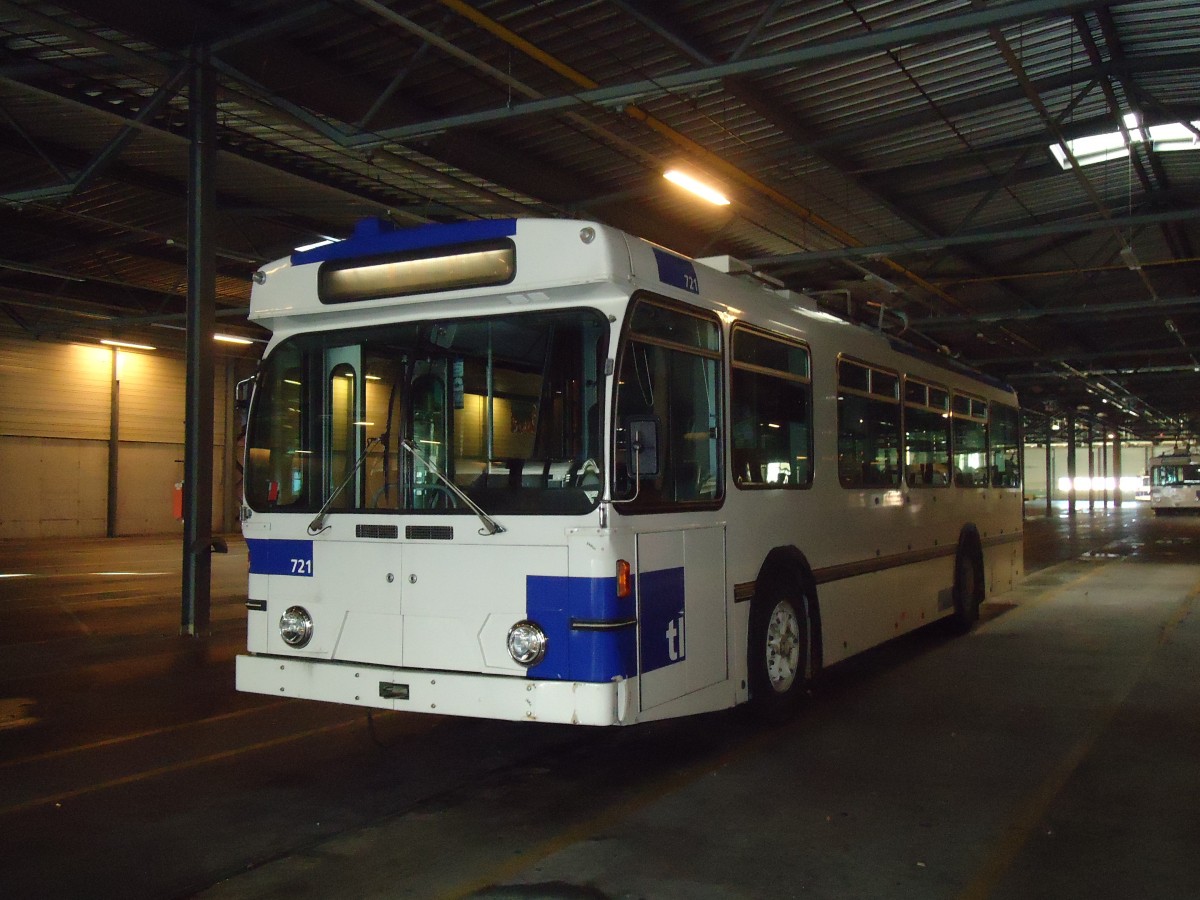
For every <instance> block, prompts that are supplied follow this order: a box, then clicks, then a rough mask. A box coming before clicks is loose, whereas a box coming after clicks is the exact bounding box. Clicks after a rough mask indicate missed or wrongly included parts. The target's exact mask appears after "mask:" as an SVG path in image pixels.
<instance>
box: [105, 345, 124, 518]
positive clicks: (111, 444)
mask: <svg viewBox="0 0 1200 900" xmlns="http://www.w3.org/2000/svg"><path fill="white" fill-rule="evenodd" d="M120 354H121V351H120V350H118V349H117V348H116V347H113V348H112V384H111V388H110V395H109V397H110V399H109V401H108V501H107V503H106V510H105V513H106V515H105V520H106V521H105V527H104V533H105V535H106V536H107V537H110V538H111V537H116V536H117V501H118V500H119V499H120V493H119V492H120V480H119V479H118V477H117V473H118V472H119V471H120V469H119V468H118V463H119V461H120V460H119V459H118V453H119V451H120V449H121V379H120V369H119V367H120Z"/></svg>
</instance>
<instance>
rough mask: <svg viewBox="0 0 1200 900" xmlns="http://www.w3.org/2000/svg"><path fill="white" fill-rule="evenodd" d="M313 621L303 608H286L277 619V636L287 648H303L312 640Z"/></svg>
mask: <svg viewBox="0 0 1200 900" xmlns="http://www.w3.org/2000/svg"><path fill="white" fill-rule="evenodd" d="M312 633H313V620H312V616H310V615H309V614H308V610H306V609H305V608H304V607H303V606H291V607H288V611H287V612H285V613H284V614H283V615H282V616H280V617H279V636H280V637H281V638H283V642H284V643H285V644H287V645H288V646H289V647H303V646H304V645H305V644H307V643H308V642H309V641H310V640H311V639H312Z"/></svg>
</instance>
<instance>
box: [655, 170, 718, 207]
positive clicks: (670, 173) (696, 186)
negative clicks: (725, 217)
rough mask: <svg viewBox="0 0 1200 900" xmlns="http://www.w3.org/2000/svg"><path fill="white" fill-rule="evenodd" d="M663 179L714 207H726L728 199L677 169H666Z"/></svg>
mask: <svg viewBox="0 0 1200 900" xmlns="http://www.w3.org/2000/svg"><path fill="white" fill-rule="evenodd" d="M663 178H665V179H667V181H670V182H671V183H672V184H677V185H679V186H680V187H681V188H683V189H684V190H686V191H691V192H692V193H693V194H695V195H696V196H697V197H703V198H704V199H705V200H707V201H708V202H709V203H712V204H714V205H716V206H728V205H729V198H728V197H726V196H725V195H724V194H722V193H721V192H720V191H718V190H717V189H716V188H713V187H709V186H708V185H707V184H705V183H704V182H702V181H697V180H696V179H695V178H693V177H692V176H691V175H688V174H686V173H684V172H680V171H679V170H678V169H668V170H667V171H666V172H663Z"/></svg>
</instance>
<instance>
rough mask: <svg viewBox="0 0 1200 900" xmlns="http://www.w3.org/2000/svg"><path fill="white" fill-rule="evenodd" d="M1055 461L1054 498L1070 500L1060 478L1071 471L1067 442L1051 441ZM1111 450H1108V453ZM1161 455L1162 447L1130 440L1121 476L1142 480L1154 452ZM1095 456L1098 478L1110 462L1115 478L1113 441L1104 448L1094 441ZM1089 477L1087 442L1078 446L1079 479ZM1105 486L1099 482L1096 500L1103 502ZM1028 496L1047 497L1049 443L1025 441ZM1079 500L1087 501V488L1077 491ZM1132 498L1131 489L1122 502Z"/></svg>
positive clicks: (1124, 448) (1110, 474) (1124, 450)
mask: <svg viewBox="0 0 1200 900" xmlns="http://www.w3.org/2000/svg"><path fill="white" fill-rule="evenodd" d="M1051 449H1052V453H1051V461H1050V471H1051V478H1052V482H1053V483H1052V490H1053V493H1052V494H1051V499H1053V500H1066V499H1067V492H1066V491H1064V490H1063V489H1062V486H1061V485H1060V479H1062V478H1064V477H1066V474H1067V470H1068V459H1067V445H1066V444H1065V443H1062V444H1051ZM1104 450H1107V453H1105V452H1104ZM1152 452H1153V453H1154V454H1155V455H1157V454H1158V453H1160V452H1162V451H1161V448H1158V447H1153V446H1152V445H1151V444H1149V443H1148V442H1145V441H1138V442H1129V443H1124V444H1122V445H1121V476H1122V478H1136V479H1140V478H1141V476H1142V475H1144V474H1145V473H1146V471H1147V469H1148V466H1149V460H1150V455H1151V453H1152ZM1092 456H1093V458H1094V460H1095V462H1094V470H1095V477H1096V478H1097V479H1101V478H1103V476H1104V474H1105V469H1104V466H1105V464H1106V463H1107V465H1108V470H1107V472H1108V477H1109V478H1110V479H1113V478H1115V475H1116V469H1115V466H1114V459H1113V446H1112V442H1111V441H1110V442H1109V443H1108V446H1107V448H1102V447H1101V445H1100V444H1099V443H1096V444H1094V446H1093V448H1092ZM1087 476H1088V448H1087V445H1086V444H1084V443H1080V444H1079V445H1078V446H1076V448H1075V478H1076V479H1081V478H1086V477H1087ZM1102 490H1103V489H1102V487H1101V486H1099V485H1097V488H1096V500H1097V502H1100V501H1101V500H1102V498H1103V494H1102ZM1025 496H1026V497H1037V498H1042V499H1045V496H1046V447H1045V445H1044V444H1043V445H1041V446H1035V445H1033V444H1030V443H1028V442H1027V443H1026V444H1025ZM1075 499H1076V501H1084V502H1086V501H1087V499H1088V493H1087V491H1086V490H1080V491H1077V492H1076V496H1075ZM1113 499H1114V497H1113V492H1112V491H1111V490H1110V492H1109V502H1112V500H1113ZM1126 500H1129V501H1130V502H1132V501H1133V491H1132V490H1130V491H1127V492H1125V493H1123V494H1122V502H1124V501H1126Z"/></svg>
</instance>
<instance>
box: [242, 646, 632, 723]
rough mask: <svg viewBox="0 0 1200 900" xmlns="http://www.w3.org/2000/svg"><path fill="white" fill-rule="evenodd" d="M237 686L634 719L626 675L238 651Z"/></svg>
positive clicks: (426, 706)
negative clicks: (457, 668) (558, 676)
mask: <svg viewBox="0 0 1200 900" xmlns="http://www.w3.org/2000/svg"><path fill="white" fill-rule="evenodd" d="M237 689H238V690H239V691H248V692H250V693H256V694H269V695H270V696H273V697H294V698H300V699H304V700H324V701H326V702H330V703H347V704H351V705H353V706H369V707H371V708H373V709H390V710H396V711H398V712H413V713H434V714H436V715H447V716H471V717H474V718H481V719H507V720H510V721H529V722H561V723H565V724H573V725H624V724H629V723H631V722H632V721H633V720H634V719H635V717H636V711H635V709H634V706H633V697H634V696H635V691H633V690H632V688H631V682H629V681H627V680H620V681H612V682H606V683H601V684H593V683H591V682H581V681H540V680H536V679H532V678H521V677H519V676H512V675H479V674H472V673H466V672H439V671H432V670H428V669H397V668H393V667H390V666H371V665H362V664H356V663H342V662H331V661H328V660H313V659H298V658H295V657H288V656H263V655H253V656H239V657H238V658H237Z"/></svg>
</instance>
